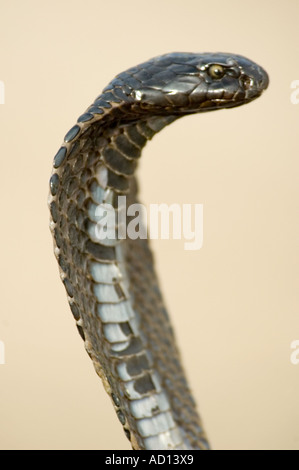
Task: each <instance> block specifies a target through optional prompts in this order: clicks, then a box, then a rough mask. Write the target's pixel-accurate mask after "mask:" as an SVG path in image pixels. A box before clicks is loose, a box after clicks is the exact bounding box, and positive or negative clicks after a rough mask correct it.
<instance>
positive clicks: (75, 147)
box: [67, 140, 80, 160]
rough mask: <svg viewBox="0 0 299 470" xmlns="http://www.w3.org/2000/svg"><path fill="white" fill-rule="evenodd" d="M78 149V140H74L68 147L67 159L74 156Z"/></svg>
mask: <svg viewBox="0 0 299 470" xmlns="http://www.w3.org/2000/svg"><path fill="white" fill-rule="evenodd" d="M79 151H80V142H79V140H76V142H74V143H73V144H72V145H71V147H70V149H69V152H68V157H67V158H68V160H71V159H72V158H76V157H77V155H78V153H79Z"/></svg>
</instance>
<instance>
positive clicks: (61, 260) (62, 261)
mask: <svg viewBox="0 0 299 470" xmlns="http://www.w3.org/2000/svg"><path fill="white" fill-rule="evenodd" d="M58 264H59V266H60V267H61V269H62V271H63V272H64V273H65V274H66V276H67V277H68V278H69V277H70V265H69V263H68V262H67V261H66V259H65V257H64V256H62V255H61V254H59V256H58Z"/></svg>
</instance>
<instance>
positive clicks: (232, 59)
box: [49, 53, 268, 450]
mask: <svg viewBox="0 0 299 470" xmlns="http://www.w3.org/2000/svg"><path fill="white" fill-rule="evenodd" d="M267 86H268V76H267V73H266V72H265V71H264V70H263V69H262V68H261V67H260V66H258V65H256V64H255V63H253V62H252V61H250V60H248V59H246V58H245V57H242V56H240V55H233V54H228V53H203V54H197V53H171V54H166V55H162V56H159V57H156V58H153V59H151V60H149V61H147V62H145V63H143V64H140V65H138V66H136V67H133V68H130V69H128V70H127V71H125V72H123V73H121V74H119V75H117V76H116V78H114V80H112V81H111V82H110V83H109V85H108V86H106V88H104V90H103V92H102V93H101V94H100V95H99V96H98V97H97V98H96V99H95V101H94V103H93V104H92V105H91V106H89V108H88V109H87V110H86V112H84V114H82V115H81V116H80V117H79V118H78V120H77V123H76V124H75V125H74V126H73V127H72V128H71V129H70V130H69V131H68V132H67V134H66V136H65V138H64V142H63V144H62V146H61V147H60V149H59V150H58V152H57V154H56V155H55V158H54V168H53V173H52V176H51V179H50V196H49V207H50V212H51V221H50V228H51V231H52V234H53V238H54V251H55V255H56V258H57V261H58V263H59V269H60V275H61V279H62V281H63V283H64V286H65V289H66V292H67V297H68V301H69V304H70V308H71V311H72V313H73V316H74V318H75V320H76V325H77V328H78V331H79V333H80V335H81V337H82V338H83V340H84V344H85V348H86V351H87V353H88V354H89V356H90V358H91V359H92V361H93V364H94V367H95V370H96V372H97V374H98V375H99V376H100V377H101V379H102V381H103V384H104V387H105V389H106V391H107V393H108V394H109V395H110V397H111V400H112V404H113V406H114V408H115V410H116V413H117V416H118V418H119V421H120V422H121V424H122V425H123V428H124V431H125V433H126V435H127V437H128V438H129V440H130V442H131V445H132V447H133V449H157V450H162V449H208V448H209V443H208V440H207V437H206V435H205V432H204V429H203V425H202V422H201V419H200V417H199V414H198V412H197V408H196V405H195V402H194V399H193V397H192V394H191V392H190V389H189V386H188V383H187V380H186V377H185V373H184V370H183V367H182V364H181V360H180V354H179V351H178V348H177V345H176V340H175V336H174V333H173V329H172V326H171V323H170V319H169V316H168V314H167V312H166V310H165V307H164V304H163V298H162V294H161V292H160V289H159V282H158V279H157V275H156V272H155V268H154V261H153V255H152V252H151V250H150V245H149V242H148V241H147V240H146V239H141V238H137V239H135V240H132V239H130V238H126V239H122V238H121V237H120V236H119V231H120V230H121V229H123V227H120V226H115V227H114V229H115V231H116V234H117V235H116V236H115V237H106V238H105V239H104V238H102V237H99V236H98V232H97V230H96V228H97V227H98V224H99V223H101V222H100V218H99V210H100V212H101V209H104V208H105V207H106V206H107V204H109V205H111V206H112V207H113V208H115V210H122V208H118V207H117V199H118V196H119V195H122V196H126V201H127V204H132V203H135V202H138V195H137V184H136V177H135V170H136V167H137V165H138V160H139V158H140V156H141V151H142V149H143V147H144V146H145V144H146V143H147V141H148V140H150V139H152V137H153V136H154V135H155V134H156V133H157V132H159V131H160V130H161V129H163V128H164V127H165V126H166V125H168V124H170V123H172V122H174V121H175V120H177V119H178V118H180V117H182V116H185V115H188V114H194V113H202V112H208V111H213V110H219V109H226V108H232V107H235V106H239V105H242V104H245V103H248V102H250V101H252V100H254V99H255V98H257V97H258V96H260V95H261V93H262V91H263V90H264V89H266V88H267ZM186 173H187V168H186Z"/></svg>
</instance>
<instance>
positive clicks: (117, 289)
mask: <svg viewBox="0 0 299 470" xmlns="http://www.w3.org/2000/svg"><path fill="white" fill-rule="evenodd" d="M114 289H115V292H116V293H117V295H118V297H119V299H124V298H125V293H124V291H123V289H122V288H121V286H120V284H118V283H115V284H114ZM131 332H132V331H131ZM124 333H125V331H124Z"/></svg>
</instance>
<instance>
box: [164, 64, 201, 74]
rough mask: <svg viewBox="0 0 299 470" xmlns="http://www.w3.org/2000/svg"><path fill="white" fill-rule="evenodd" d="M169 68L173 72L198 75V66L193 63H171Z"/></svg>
mask: <svg viewBox="0 0 299 470" xmlns="http://www.w3.org/2000/svg"><path fill="white" fill-rule="evenodd" d="M171 70H172V72H174V73H175V74H182V75H185V74H196V75H198V68H197V67H196V66H195V65H190V64H173V65H171Z"/></svg>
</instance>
